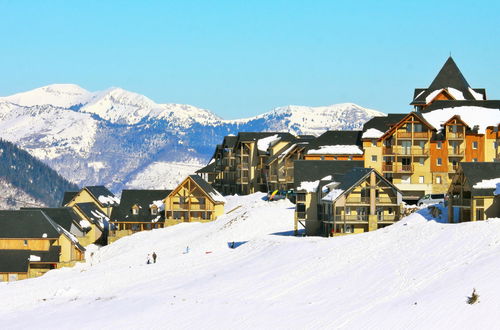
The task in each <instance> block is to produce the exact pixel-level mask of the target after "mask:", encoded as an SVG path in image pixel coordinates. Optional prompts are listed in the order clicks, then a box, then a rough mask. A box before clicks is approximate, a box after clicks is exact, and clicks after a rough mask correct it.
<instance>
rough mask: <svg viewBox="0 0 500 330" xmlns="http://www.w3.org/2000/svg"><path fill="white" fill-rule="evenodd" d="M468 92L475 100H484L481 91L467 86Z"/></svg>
mask: <svg viewBox="0 0 500 330" xmlns="http://www.w3.org/2000/svg"><path fill="white" fill-rule="evenodd" d="M469 92H470V93H471V94H472V96H473V97H474V98H475V99H476V100H477V101H482V100H484V95H483V94H481V93H478V92H476V91H475V90H473V89H472V88H470V87H469Z"/></svg>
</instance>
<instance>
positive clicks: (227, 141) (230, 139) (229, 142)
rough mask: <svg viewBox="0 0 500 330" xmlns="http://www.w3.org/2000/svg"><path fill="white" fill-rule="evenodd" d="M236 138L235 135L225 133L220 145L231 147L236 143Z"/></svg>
mask: <svg viewBox="0 0 500 330" xmlns="http://www.w3.org/2000/svg"><path fill="white" fill-rule="evenodd" d="M237 140H238V137H237V136H236V135H226V136H224V140H223V141H222V147H223V148H230V149H233V148H234V146H235V145H236V141H237Z"/></svg>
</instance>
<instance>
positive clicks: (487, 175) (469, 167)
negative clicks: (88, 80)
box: [459, 162, 500, 196]
mask: <svg viewBox="0 0 500 330" xmlns="http://www.w3.org/2000/svg"><path fill="white" fill-rule="evenodd" d="M459 166H461V167H462V170H463V173H464V176H465V178H466V180H467V182H468V183H469V185H470V187H471V193H472V195H473V196H493V193H494V191H495V188H494V187H493V188H480V186H479V187H478V188H474V185H476V184H478V183H479V182H481V181H483V180H491V179H496V178H500V162H461V163H460V165H459Z"/></svg>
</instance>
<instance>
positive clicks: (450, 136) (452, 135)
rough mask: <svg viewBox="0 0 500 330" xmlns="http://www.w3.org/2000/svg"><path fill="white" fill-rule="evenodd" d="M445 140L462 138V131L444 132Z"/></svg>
mask: <svg viewBox="0 0 500 330" xmlns="http://www.w3.org/2000/svg"><path fill="white" fill-rule="evenodd" d="M446 139H447V140H463V139H464V133H463V132H446Z"/></svg>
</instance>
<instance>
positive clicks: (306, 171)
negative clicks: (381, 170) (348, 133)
mask: <svg viewBox="0 0 500 330" xmlns="http://www.w3.org/2000/svg"><path fill="white" fill-rule="evenodd" d="M293 164H294V171H293V172H294V183H295V189H297V188H298V187H300V185H301V183H302V182H312V181H316V180H321V179H322V178H324V177H326V176H328V175H332V176H334V177H335V178H334V180H335V179H336V178H337V176H340V175H344V174H345V173H346V172H348V171H349V170H351V169H352V168H354V167H363V165H364V161H362V160H359V161H358V160H296V161H294V162H293Z"/></svg>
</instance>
